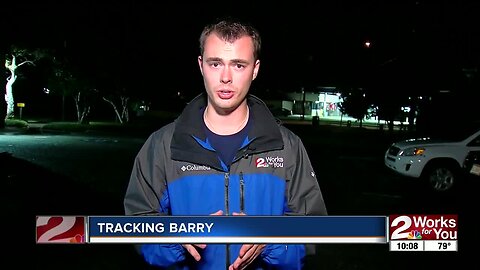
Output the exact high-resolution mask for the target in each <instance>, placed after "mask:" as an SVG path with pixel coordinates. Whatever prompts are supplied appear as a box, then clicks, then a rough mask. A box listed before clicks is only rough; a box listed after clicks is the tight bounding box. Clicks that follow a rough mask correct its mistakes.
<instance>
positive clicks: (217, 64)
mask: <svg viewBox="0 0 480 270" xmlns="http://www.w3.org/2000/svg"><path fill="white" fill-rule="evenodd" d="M211 65H212V67H218V66H220V63H218V62H213V63H212V64H211Z"/></svg>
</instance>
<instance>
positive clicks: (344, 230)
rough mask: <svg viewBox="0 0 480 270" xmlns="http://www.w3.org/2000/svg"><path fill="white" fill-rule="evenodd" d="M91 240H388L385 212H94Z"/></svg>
mask: <svg viewBox="0 0 480 270" xmlns="http://www.w3.org/2000/svg"><path fill="white" fill-rule="evenodd" d="M88 232H89V235H88V241H89V242H90V243H326V242H331V243H346V242H348V243H353V242H354V243H386V242H387V240H386V235H387V232H386V226H385V217H378V216H374V217H372V216H369V217H365V216H362V217H359V216H356V217H351V216H349V217H339V216H336V217H329V216H326V217H325V216H323V217H312V216H309V217H305V216H302V217H300V216H295V217H292V216H290V217H288V216H278V217H272V216H270V217H266V216H202V217H182V216H144V217H125V216H123V217H100V216H93V217H89V221H88Z"/></svg>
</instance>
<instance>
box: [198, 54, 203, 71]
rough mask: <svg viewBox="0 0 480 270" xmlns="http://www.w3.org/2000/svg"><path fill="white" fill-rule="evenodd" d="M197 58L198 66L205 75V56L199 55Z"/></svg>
mask: <svg viewBox="0 0 480 270" xmlns="http://www.w3.org/2000/svg"><path fill="white" fill-rule="evenodd" d="M197 60H198V67H199V68H200V72H201V73H202V75H203V66H202V64H203V58H202V56H201V55H199V56H198V58H197Z"/></svg>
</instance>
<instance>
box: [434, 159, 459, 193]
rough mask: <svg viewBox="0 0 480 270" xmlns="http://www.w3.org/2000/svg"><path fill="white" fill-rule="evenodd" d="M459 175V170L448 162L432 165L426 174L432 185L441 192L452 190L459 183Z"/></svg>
mask: <svg viewBox="0 0 480 270" xmlns="http://www.w3.org/2000/svg"><path fill="white" fill-rule="evenodd" d="M458 177H459V175H458V173H457V170H455V169H454V168H453V167H452V166H448V165H447V164H437V165H434V166H431V167H430V168H429V169H428V171H427V174H426V178H427V181H428V183H429V184H430V187H431V188H432V189H433V190H434V191H439V192H445V191H450V190H452V189H453V188H454V187H455V186H456V185H457V184H458V183H457V182H458Z"/></svg>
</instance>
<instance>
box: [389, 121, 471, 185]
mask: <svg viewBox="0 0 480 270" xmlns="http://www.w3.org/2000/svg"><path fill="white" fill-rule="evenodd" d="M459 133H460V132H459ZM457 135H458V134H457ZM478 150H480V129H478V128H477V129H476V132H470V133H468V134H467V135H466V136H462V137H461V138H459V139H456V140H435V139H432V138H419V139H409V140H404V141H400V142H396V143H394V144H392V145H391V146H390V147H389V148H388V150H387V151H386V153H385V165H386V166H387V167H388V168H390V169H392V170H393V171H395V172H397V173H399V174H402V175H405V176H409V177H413V178H418V179H422V180H426V182H427V183H429V184H430V187H431V188H433V190H435V191H449V190H452V189H453V188H454V187H455V186H456V185H457V184H458V182H459V180H460V177H461V167H462V164H463V161H464V160H465V157H466V156H467V154H468V152H469V151H478Z"/></svg>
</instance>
